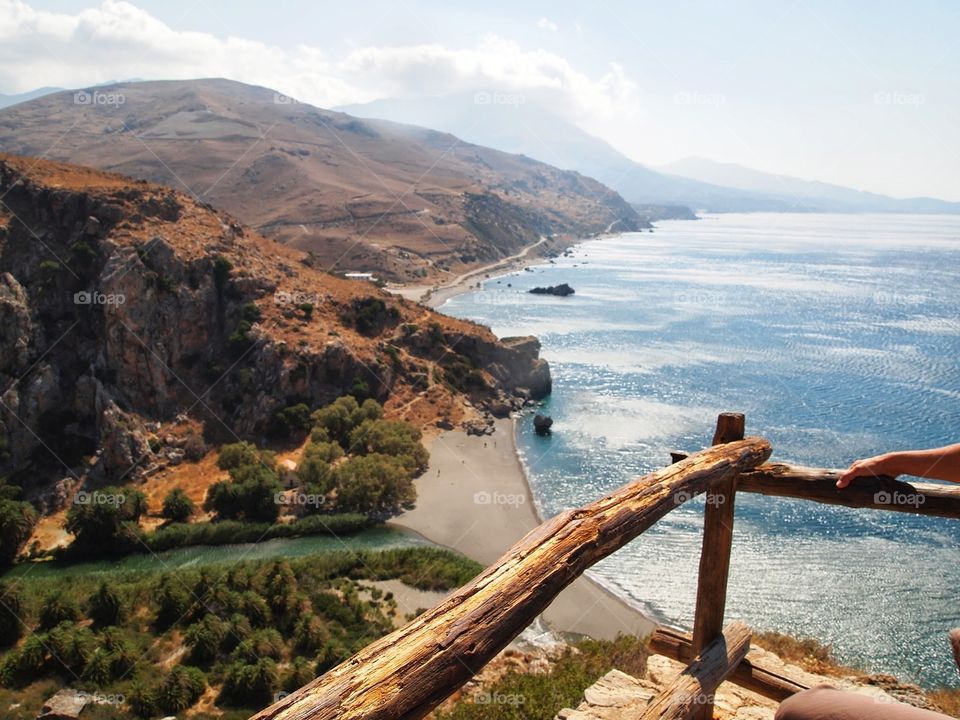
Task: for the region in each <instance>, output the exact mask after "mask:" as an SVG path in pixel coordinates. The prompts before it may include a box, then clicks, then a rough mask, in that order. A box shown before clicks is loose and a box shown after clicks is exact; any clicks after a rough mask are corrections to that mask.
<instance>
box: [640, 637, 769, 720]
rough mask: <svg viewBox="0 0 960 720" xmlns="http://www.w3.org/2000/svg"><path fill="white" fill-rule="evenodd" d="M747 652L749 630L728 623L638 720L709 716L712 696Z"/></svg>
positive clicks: (673, 719)
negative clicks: (706, 712) (707, 710)
mask: <svg viewBox="0 0 960 720" xmlns="http://www.w3.org/2000/svg"><path fill="white" fill-rule="evenodd" d="M749 650H750V628H748V627H747V626H746V625H744V624H743V623H739V622H737V623H731V624H730V625H728V626H727V628H726V629H725V630H724V631H723V632H722V633H720V634H719V635H717V637H715V638H714V639H713V641H712V642H710V643H709V644H708V645H707V647H706V648H704V650H703V652H701V653H700V654H699V655H697V657H695V658H694V659H693V662H691V663H690V664H689V665H688V666H687V667H686V669H685V670H684V671H683V672H682V673H680V674H679V675H678V676H677V677H676V679H675V680H674V681H673V682H672V683H670V684H669V685H667V687H665V688H664V689H663V690H662V691H661V692H660V694H659V695H658V696H657V697H655V698H654V699H653V702H652V703H650V705H649V706H647V709H646V711H645V712H644V713H643V715H642V716H641V720H683V719H685V718H689V717H695V716H696V714H697V712H698V711H699V708H702V707H709V708H710V712H711V714H712V713H713V694H714V692H715V691H716V689H717V687H718V686H719V685H720V683H722V682H723V681H724V680H725V679H726V678H727V677H728V676H729V675H730V673H732V672H733V671H734V670H735V669H736V668H737V666H738V665H739V664H740V661H741V660H743V658H744V657H745V656H746V654H747V652H748V651H749Z"/></svg>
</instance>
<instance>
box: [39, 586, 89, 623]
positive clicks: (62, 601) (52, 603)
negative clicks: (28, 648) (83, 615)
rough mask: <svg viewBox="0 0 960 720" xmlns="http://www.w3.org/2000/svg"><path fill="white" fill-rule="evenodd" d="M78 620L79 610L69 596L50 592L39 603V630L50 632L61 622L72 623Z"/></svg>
mask: <svg viewBox="0 0 960 720" xmlns="http://www.w3.org/2000/svg"><path fill="white" fill-rule="evenodd" d="M79 619H80V608H79V607H78V605H77V603H76V601H75V600H74V599H73V598H71V597H70V596H69V595H65V594H63V593H61V592H52V593H50V594H49V595H47V596H46V597H45V598H44V599H43V600H42V602H41V603H40V612H39V614H38V621H39V628H40V629H41V630H51V629H53V628H55V627H56V626H57V625H59V624H60V623H63V622H69V623H73V622H76V621H77V620H79Z"/></svg>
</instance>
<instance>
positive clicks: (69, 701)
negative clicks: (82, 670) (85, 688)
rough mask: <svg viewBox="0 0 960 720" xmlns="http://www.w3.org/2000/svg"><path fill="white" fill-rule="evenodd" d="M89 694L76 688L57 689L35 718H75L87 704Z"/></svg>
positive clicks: (39, 719)
mask: <svg viewBox="0 0 960 720" xmlns="http://www.w3.org/2000/svg"><path fill="white" fill-rule="evenodd" d="M89 702H90V696H89V695H87V694H86V693H78V692H77V691H76V690H71V689H69V688H64V689H63V690H58V691H57V692H56V693H55V694H54V695H51V696H50V697H49V698H47V701H46V702H45V703H44V704H43V707H42V708H40V713H39V714H38V715H37V720H41V718H42V720H76V719H77V718H78V717H80V713H82V712H83V709H84V708H85V707H86V706H87V705H88V704H89Z"/></svg>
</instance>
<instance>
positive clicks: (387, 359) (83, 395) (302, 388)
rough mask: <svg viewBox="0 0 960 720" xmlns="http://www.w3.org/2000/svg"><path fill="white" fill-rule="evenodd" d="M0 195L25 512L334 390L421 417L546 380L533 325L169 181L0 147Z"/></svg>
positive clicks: (532, 392) (14, 467) (457, 415)
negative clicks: (449, 305)
mask: <svg viewBox="0 0 960 720" xmlns="http://www.w3.org/2000/svg"><path fill="white" fill-rule="evenodd" d="M0 197H2V199H3V202H2V204H0V387H2V388H3V390H2V394H0V478H7V479H9V481H10V482H11V483H12V484H15V485H21V486H23V487H24V490H25V492H26V493H27V499H30V500H32V501H34V503H35V504H36V505H37V507H39V508H41V509H44V510H55V509H57V508H59V507H62V505H63V503H64V502H65V501H66V499H67V498H68V497H70V496H72V494H73V492H75V490H76V488H77V487H78V485H79V484H80V483H82V482H86V481H87V480H88V479H89V480H90V481H91V483H92V484H91V487H98V486H100V485H98V484H97V483H100V484H101V485H102V484H103V483H104V482H107V481H111V482H119V481H120V480H121V479H138V478H143V477H145V476H149V475H151V474H152V473H154V472H156V471H157V470H159V469H161V468H163V467H164V466H166V465H172V464H174V463H175V462H177V461H178V460H177V458H179V459H181V460H182V458H183V453H182V452H181V451H179V450H178V448H182V447H184V443H185V442H188V441H191V440H192V441H193V442H195V443H199V444H201V445H202V444H203V443H212V444H216V445H219V444H222V443H224V442H235V441H236V440H237V439H239V438H243V439H251V440H261V441H262V440H263V438H265V437H267V436H270V435H271V432H272V428H273V427H274V425H275V423H276V422H277V418H278V417H280V418H282V417H284V416H283V415H282V413H283V411H284V409H285V408H289V407H291V406H294V405H297V404H299V403H304V404H306V405H307V406H308V407H311V408H312V407H318V406H322V405H324V404H326V403H328V402H330V401H331V400H333V399H334V398H336V397H338V396H340V395H341V394H343V393H345V392H352V393H354V394H359V395H360V396H369V397H374V398H376V399H378V400H380V401H383V402H385V405H386V408H387V410H388V413H389V414H390V415H392V416H394V417H402V418H404V419H408V420H410V421H412V422H415V423H417V424H420V425H424V424H428V423H432V422H435V421H437V420H445V421H448V422H450V421H452V422H454V423H456V422H461V421H468V420H470V419H476V416H477V413H478V408H480V409H482V408H490V410H491V412H494V413H496V414H499V415H501V416H502V415H504V414H506V413H509V412H510V411H511V410H513V409H516V408H518V407H519V406H520V405H521V404H522V402H523V400H524V399H525V398H528V397H531V396H532V397H542V396H543V395H544V394H546V393H547V392H549V388H550V372H549V368H548V366H547V364H546V362H545V361H543V360H541V359H539V357H538V352H539V343H538V342H537V340H536V339H535V338H514V339H512V340H504V341H498V340H497V339H496V337H495V336H494V335H493V334H492V333H491V332H490V330H489V329H488V328H485V327H482V326H480V325H476V324H473V323H469V322H465V321H460V320H456V319H454V318H450V317H447V316H445V315H441V314H439V313H435V312H433V311H431V310H429V309H427V308H425V307H423V306H421V305H416V304H414V303H410V302H408V301H405V300H402V299H400V298H398V297H396V296H394V295H391V294H389V293H387V292H386V291H384V290H381V289H379V288H377V287H376V286H374V285H373V284H371V283H369V282H361V281H355V280H345V279H342V278H338V277H335V276H333V275H331V274H330V273H327V272H323V271H322V270H319V269H316V268H314V267H312V266H311V265H312V262H311V259H310V258H309V257H308V256H306V255H305V254H304V253H302V252H300V251H297V250H295V249H293V248H290V247H287V246H283V245H280V244H278V243H275V242H273V241H271V240H268V239H265V238H263V237H261V236H259V235H258V234H257V233H255V232H253V231H251V230H249V229H247V228H245V227H244V226H242V225H241V224H239V223H238V222H237V221H236V220H235V219H233V218H232V217H231V216H229V215H226V214H224V213H221V212H219V211H216V210H213V209H212V208H211V207H210V206H209V205H207V204H206V203H202V202H198V201H196V200H194V199H193V198H191V197H189V196H187V195H185V194H182V193H179V192H176V191H174V190H171V189H170V188H168V187H164V186H159V185H152V184H149V183H146V182H144V181H134V180H131V179H129V178H126V177H123V176H121V175H116V174H111V173H104V172H102V171H99V170H93V169H90V168H84V167H78V166H73V165H64V164H60V163H54V162H50V161H45V160H38V159H36V158H23V157H14V156H9V155H0ZM468 397H469V400H470V402H469V404H468V403H466V402H465V400H466V399H467V398H468ZM170 438H172V439H170ZM178 453H179V455H178ZM0 484H2V482H0Z"/></svg>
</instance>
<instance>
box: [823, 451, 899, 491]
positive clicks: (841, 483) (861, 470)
mask: <svg viewBox="0 0 960 720" xmlns="http://www.w3.org/2000/svg"><path fill="white" fill-rule="evenodd" d="M890 460H891V458H890V456H889V455H876V456H874V457H869V458H863V459H862V460H857V461H855V462H854V463H853V464H851V465H850V467H848V468H847V469H846V470H844V471H843V473H841V474H840V477H838V478H837V487H838V488H845V487H846V486H847V485H849V484H850V483H851V482H853V480H854V479H855V478H858V477H877V476H878V475H889V476H891V477H895V476H896V475H897V473H895V472H892V471H891V468H890Z"/></svg>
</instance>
